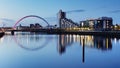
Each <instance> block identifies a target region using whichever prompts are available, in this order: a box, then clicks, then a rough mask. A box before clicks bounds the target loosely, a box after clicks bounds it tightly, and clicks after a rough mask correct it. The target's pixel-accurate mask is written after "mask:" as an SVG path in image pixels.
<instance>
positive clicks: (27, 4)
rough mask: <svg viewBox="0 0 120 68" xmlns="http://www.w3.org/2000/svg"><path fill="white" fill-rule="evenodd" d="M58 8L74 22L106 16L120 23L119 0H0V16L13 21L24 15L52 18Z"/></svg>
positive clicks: (55, 15)
mask: <svg viewBox="0 0 120 68" xmlns="http://www.w3.org/2000/svg"><path fill="white" fill-rule="evenodd" d="M60 9H62V10H63V11H66V12H68V13H67V18H70V19H72V20H73V21H75V22H79V21H81V20H85V19H90V18H99V17H102V16H107V17H112V18H113V20H114V24H116V23H118V24H120V0H0V18H2V19H11V20H15V21H17V20H19V19H20V18H22V17H24V16H26V15H38V16H40V17H43V18H46V19H47V18H48V19H50V18H51V19H52V18H55V17H57V13H58V11H59V10H60ZM52 21H53V20H51V21H49V23H50V24H54V23H56V22H57V21H56V22H52Z"/></svg>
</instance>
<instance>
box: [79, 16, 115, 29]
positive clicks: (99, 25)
mask: <svg viewBox="0 0 120 68" xmlns="http://www.w3.org/2000/svg"><path fill="white" fill-rule="evenodd" d="M112 26H113V19H112V18H111V17H100V18H98V19H89V20H85V21H80V27H89V28H90V29H92V30H96V31H97V30H98V31H101V30H102V31H104V30H105V31H106V30H112Z"/></svg>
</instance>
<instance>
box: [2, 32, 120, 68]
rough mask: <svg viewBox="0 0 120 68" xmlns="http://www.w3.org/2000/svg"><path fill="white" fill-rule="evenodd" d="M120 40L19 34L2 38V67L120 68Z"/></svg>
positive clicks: (99, 37)
mask: <svg viewBox="0 0 120 68" xmlns="http://www.w3.org/2000/svg"><path fill="white" fill-rule="evenodd" d="M119 39H120V38H119V37H117V38H114V37H102V36H90V35H87V36H86V35H44V34H35V33H17V34H16V35H14V36H11V35H6V36H4V37H2V38H1V39H0V45H1V46H0V55H1V56H2V57H0V60H1V61H0V63H2V64H0V67H6V68H13V67H23V68H26V67H32V68H35V67H42V68H51V67H52V68H66V67H69V68H79V67H82V68H88V67H92V68H101V67H102V68H107V67H108V68H113V67H116V68H119V67H120V65H119V63H120V60H119V57H120V46H119V44H120V43H119V41H120V40H119Z"/></svg>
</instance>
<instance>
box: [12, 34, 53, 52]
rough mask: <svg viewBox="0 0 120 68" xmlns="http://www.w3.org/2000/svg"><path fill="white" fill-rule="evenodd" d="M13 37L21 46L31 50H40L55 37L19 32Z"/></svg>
mask: <svg viewBox="0 0 120 68" xmlns="http://www.w3.org/2000/svg"><path fill="white" fill-rule="evenodd" d="M13 38H14V40H15V42H16V43H17V44H18V45H19V46H20V47H21V48H23V49H25V50H29V51H36V50H40V49H42V48H44V47H45V46H47V44H48V43H49V42H50V41H51V40H52V39H53V38H52V37H46V35H40V34H34V33H18V34H16V35H15V36H13ZM48 40H49V41H48Z"/></svg>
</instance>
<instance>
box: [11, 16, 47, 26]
mask: <svg viewBox="0 0 120 68" xmlns="http://www.w3.org/2000/svg"><path fill="white" fill-rule="evenodd" d="M30 17H35V18H39V19H41V20H43V21H44V22H45V23H46V24H47V25H48V26H49V23H48V22H47V21H46V20H45V19H44V18H42V17H40V16H37V15H28V16H24V17H22V18H21V19H19V20H18V21H17V22H16V23H15V25H14V26H13V27H14V28H16V26H17V24H18V23H19V22H21V21H22V20H23V19H26V18H30Z"/></svg>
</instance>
